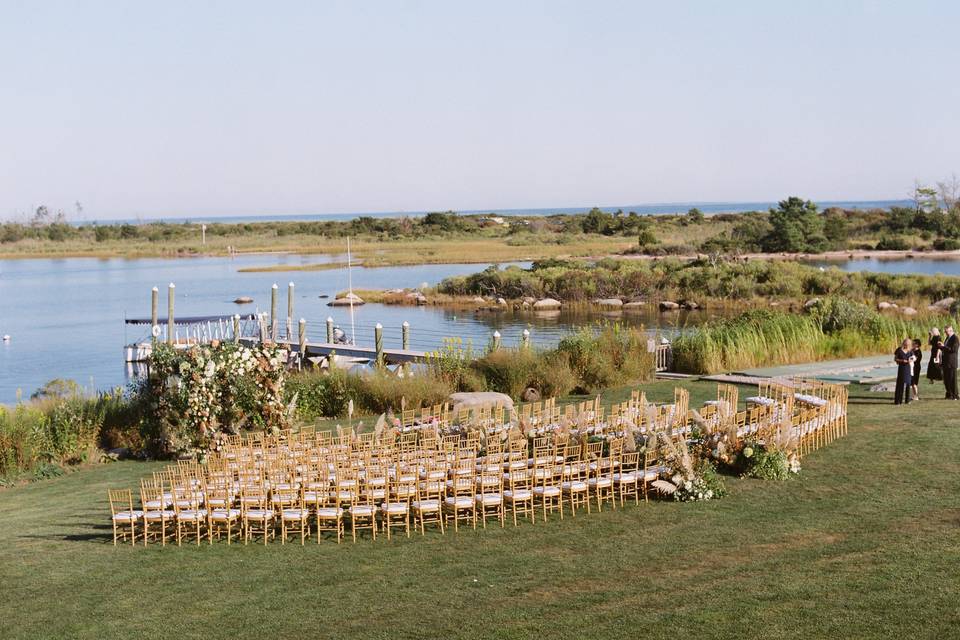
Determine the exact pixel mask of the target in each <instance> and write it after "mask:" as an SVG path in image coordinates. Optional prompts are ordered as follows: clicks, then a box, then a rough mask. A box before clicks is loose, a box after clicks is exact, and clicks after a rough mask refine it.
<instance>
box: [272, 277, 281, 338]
mask: <svg viewBox="0 0 960 640" xmlns="http://www.w3.org/2000/svg"><path fill="white" fill-rule="evenodd" d="M278 290H279V288H278V287H277V284H276V283H274V284H273V287H271V288H270V338H271V339H272V340H276V339H277V321H278V318H277V292H278Z"/></svg>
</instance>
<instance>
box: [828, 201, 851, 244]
mask: <svg viewBox="0 0 960 640" xmlns="http://www.w3.org/2000/svg"><path fill="white" fill-rule="evenodd" d="M823 218H824V219H823V235H824V236H826V238H827V241H828V242H829V243H830V245H831V246H832V247H834V248H838V249H839V248H842V247H843V246H844V244H846V242H847V237H848V236H849V234H850V230H849V226H848V224H847V216H846V214H844V212H843V211H837V210H833V211H830V212H829V213H826V214H825V215H824V217H823Z"/></svg>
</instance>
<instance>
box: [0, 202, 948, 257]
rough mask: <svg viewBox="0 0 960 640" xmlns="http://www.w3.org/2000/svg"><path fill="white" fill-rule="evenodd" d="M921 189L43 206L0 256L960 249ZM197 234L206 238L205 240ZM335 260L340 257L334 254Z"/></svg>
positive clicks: (0, 235)
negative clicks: (639, 204)
mask: <svg viewBox="0 0 960 640" xmlns="http://www.w3.org/2000/svg"><path fill="white" fill-rule="evenodd" d="M928 191H929V190H927V191H925V190H924V189H922V188H920V189H918V190H917V194H916V196H915V200H916V205H915V207H891V208H889V209H870V210H859V209H841V208H830V209H827V210H824V211H819V210H818V209H817V207H816V205H814V204H813V203H812V202H810V201H806V200H803V199H801V198H796V197H790V198H787V199H786V200H783V201H782V202H780V203H779V205H778V207H776V208H773V209H770V210H769V211H752V212H743V213H721V214H714V215H710V216H707V215H705V214H703V213H702V212H700V211H699V210H698V209H696V208H694V209H690V210H689V211H688V212H686V213H681V214H663V215H639V214H637V213H635V212H631V211H617V212H614V213H608V212H604V211H602V210H600V209H597V208H594V209H592V210H590V211H589V212H587V213H583V214H569V213H563V214H556V215H532V216H509V217H501V216H496V215H493V214H486V215H484V214H469V215H460V214H457V213H455V212H452V211H447V212H434V213H429V214H426V215H424V216H422V217H415V218H413V217H411V218H405V217H401V218H372V217H364V216H361V217H358V218H355V219H353V220H349V221H333V220H330V221H309V222H306V221H264V222H249V223H219V222H215V221H214V222H209V223H207V224H206V232H205V234H204V232H203V231H202V226H203V225H202V224H201V223H199V222H185V223H180V224H175V223H166V222H150V223H144V224H136V225H134V224H129V223H118V224H97V223H90V224H83V225H79V226H77V225H73V224H70V223H69V222H68V220H67V219H66V217H65V216H63V215H62V214H55V215H54V214H51V212H49V211H48V210H47V209H46V208H45V207H39V208H38V209H37V211H36V213H35V215H34V216H33V217H32V218H31V219H30V220H27V221H23V222H5V223H0V258H6V259H12V258H43V257H94V258H111V257H117V258H138V257H170V258H176V257H200V256H231V255H249V254H257V253H291V254H300V255H319V254H324V255H334V256H339V255H341V254H343V253H344V251H345V242H346V238H347V237H350V238H352V239H353V249H354V254H355V257H356V259H357V260H358V263H361V264H363V265H364V266H368V267H380V266H401V265H413V264H425V263H430V264H442V263H464V262H466V263H469V262H477V263H482V262H493V263H497V262H516V261H533V260H545V259H551V258H593V259H596V258H598V257H603V256H623V257H629V258H651V257H663V256H678V257H685V258H695V257H698V256H702V255H712V256H716V255H726V256H740V257H742V258H745V259H758V258H777V259H802V258H811V257H812V258H825V259H845V258H849V256H850V255H851V254H852V255H854V256H865V255H870V256H873V255H882V256H887V255H889V256H891V257H893V256H907V255H909V254H912V253H916V252H922V253H923V254H924V255H931V256H937V257H943V258H949V259H960V207H958V206H957V204H956V202H955V201H954V200H953V199H952V198H948V199H947V200H946V201H945V202H946V206H945V208H942V207H941V200H940V199H938V198H937V196H936V195H935V194H934V195H931V194H929V193H928ZM204 238H205V243H204V242H203V240H204ZM339 261H340V262H342V259H341V260H339ZM330 268H335V267H332V266H329V265H325V264H322V263H318V264H307V265H292V266H283V267H280V266H274V265H265V266H263V267H245V268H244V271H257V270H262V271H312V270H323V269H330Z"/></svg>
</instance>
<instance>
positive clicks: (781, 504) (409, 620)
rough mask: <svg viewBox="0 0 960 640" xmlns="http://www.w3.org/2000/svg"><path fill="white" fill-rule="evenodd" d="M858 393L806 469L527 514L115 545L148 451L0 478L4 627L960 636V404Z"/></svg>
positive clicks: (56, 631)
mask: <svg viewBox="0 0 960 640" xmlns="http://www.w3.org/2000/svg"><path fill="white" fill-rule="evenodd" d="M688 386H689V387H690V388H691V391H692V392H693V398H692V400H691V403H692V404H691V406H698V405H699V404H700V402H701V401H702V400H703V399H705V398H706V397H708V396H710V395H712V394H713V393H714V389H715V387H714V385H712V384H704V383H691V384H689V385H688ZM672 388H673V383H669V382H658V383H656V384H652V385H648V386H647V389H648V396H650V397H651V398H652V399H658V400H665V399H667V398H668V397H672ZM931 388H932V387H926V386H925V387H924V388H923V391H926V392H927V396H928V397H936V396H938V395H939V394H937V393H933V392H931V391H930V390H929V389H931ZM625 393H626V391H625V390H620V391H616V392H612V393H610V394H608V397H607V398H606V399H608V400H614V399H620V397H622V396H623V394H625ZM851 396H852V398H851V407H850V435H849V436H848V437H847V438H845V439H842V440H839V441H837V442H836V443H834V444H833V445H831V446H830V447H828V448H826V449H822V450H820V451H818V452H816V453H814V454H812V455H811V456H810V457H808V458H806V459H805V460H804V469H803V473H802V474H801V476H800V478H799V479H796V480H793V481H790V482H786V483H782V484H777V483H769V482H767V483H765V482H762V481H758V480H739V479H734V478H730V479H729V480H728V488H729V489H730V495H729V496H728V497H726V498H724V499H723V500H720V501H717V502H713V503H705V504H676V503H672V502H651V503H649V504H646V505H644V504H641V505H640V506H639V507H632V506H631V507H628V508H627V509H624V510H617V511H613V512H607V511H605V512H604V513H602V514H594V515H591V516H583V517H578V518H577V519H576V520H574V519H572V518H569V517H567V519H565V520H564V521H563V522H560V521H559V520H557V519H554V520H552V521H551V522H549V523H547V524H541V523H538V524H536V525H526V526H521V527H520V528H519V529H513V528H512V527H508V528H507V529H504V530H500V529H487V530H486V531H478V532H477V533H473V532H469V533H467V532H465V533H461V534H460V535H454V534H448V535H447V536H445V537H441V536H440V535H439V534H433V535H430V534H429V532H428V535H427V537H426V538H420V537H419V536H416V537H414V538H413V539H411V540H409V541H407V540H406V539H402V540H397V539H394V540H393V541H392V542H389V543H388V542H387V541H386V540H382V541H381V540H378V541H377V542H376V543H371V542H369V541H366V540H365V541H364V542H363V543H360V544H357V545H353V544H350V543H346V544H343V545H340V546H337V545H336V544H335V543H332V542H326V541H325V542H324V543H323V544H320V545H317V544H316V543H315V542H313V543H310V544H308V546H307V547H305V548H302V547H300V546H299V545H292V546H291V545H287V546H285V547H281V546H280V545H279V544H271V545H270V546H268V547H266V548H264V547H263V546H262V545H261V546H250V547H246V548H245V547H243V546H232V547H229V548H228V547H227V546H226V545H224V544H218V545H214V546H213V547H208V546H206V545H204V546H202V547H200V548H196V547H193V546H185V547H183V548H179V549H178V548H176V547H175V546H174V547H167V548H165V549H161V548H159V547H155V546H151V547H149V548H147V549H144V548H143V547H138V548H136V549H131V548H130V547H129V546H126V547H120V548H114V547H113V546H112V545H111V544H110V539H109V534H110V529H109V517H108V506H107V503H106V489H107V488H108V487H111V486H131V487H132V486H134V484H135V482H136V481H137V479H138V478H139V477H140V476H142V475H143V474H146V473H148V472H149V471H150V470H151V469H152V468H154V467H153V465H151V464H144V463H135V462H124V463H115V464H112V465H109V466H103V467H99V468H95V469H91V470H85V471H81V472H77V473H74V474H70V475H68V476H65V477H62V478H58V479H53V480H47V481H42V482H38V483H35V484H33V485H30V486H26V487H21V488H16V489H12V490H7V491H3V492H0V585H2V589H3V591H2V598H0V637H2V638H119V637H126V638H171V637H179V638H194V637H197V638H200V637H203V638H237V637H262V638H278V637H312V638H358V637H372V638H391V639H393V638H420V637H469V638H488V637H489V638H530V637H533V636H535V635H542V636H544V637H551V638H553V637H561V638H594V637H597V638H623V637H636V638H670V639H671V640H673V639H676V638H686V637H689V638H804V639H806V640H809V639H810V638H907V637H909V638H956V637H960V504H958V491H957V490H958V486H960V482H958V480H960V403H958V404H957V405H954V404H952V403H949V402H947V401H943V400H925V401H923V402H921V403H920V404H918V405H910V406H909V407H903V408H901V407H897V408H895V407H893V406H892V405H891V404H889V398H888V396H887V397H881V396H875V395H872V394H869V393H866V392H861V391H854V392H853V393H852V394H851Z"/></svg>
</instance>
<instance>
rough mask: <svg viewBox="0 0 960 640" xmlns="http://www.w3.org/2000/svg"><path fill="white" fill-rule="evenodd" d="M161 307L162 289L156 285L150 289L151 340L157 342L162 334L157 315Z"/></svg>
mask: <svg viewBox="0 0 960 640" xmlns="http://www.w3.org/2000/svg"><path fill="white" fill-rule="evenodd" d="M159 308H160V289H157V288H156V287H154V288H153V289H151V290H150V335H151V336H152V338H151V339H150V342H152V343H154V344H156V342H157V336H159V335H160V325H159V320H158V317H157V313H158V310H159Z"/></svg>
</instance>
